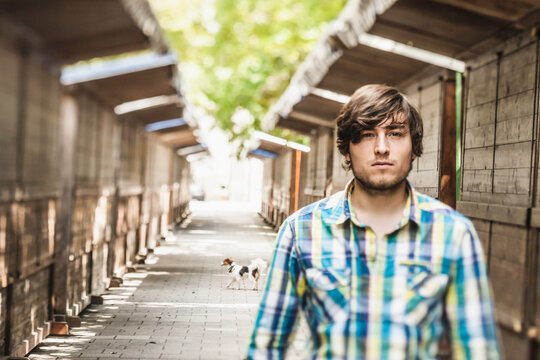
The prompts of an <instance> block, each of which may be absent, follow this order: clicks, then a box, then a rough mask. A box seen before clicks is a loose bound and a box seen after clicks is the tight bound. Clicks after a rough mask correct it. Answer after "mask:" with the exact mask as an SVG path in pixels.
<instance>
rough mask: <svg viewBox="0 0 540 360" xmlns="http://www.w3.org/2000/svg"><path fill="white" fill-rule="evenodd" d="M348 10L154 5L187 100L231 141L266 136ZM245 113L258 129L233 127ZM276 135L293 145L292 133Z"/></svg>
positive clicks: (237, 0) (239, 2) (202, 0)
mask: <svg viewBox="0 0 540 360" xmlns="http://www.w3.org/2000/svg"><path fill="white" fill-rule="evenodd" d="M345 3H346V0H334V1H319V0H273V1H269V0H195V1H194V0H152V1H151V4H152V7H153V8H154V10H155V12H156V15H157V16H158V19H159V21H160V24H161V26H162V28H163V29H164V31H165V34H166V36H167V38H168V41H169V43H170V44H171V47H172V48H173V49H174V50H176V51H177V52H178V54H179V57H180V61H181V74H182V76H183V78H184V80H185V81H186V82H187V85H188V94H187V96H188V99H189V100H190V101H191V102H193V103H194V104H196V105H198V106H202V107H203V108H204V109H205V110H206V111H207V112H208V113H209V114H211V115H213V116H214V117H215V118H216V120H217V123H218V124H219V125H220V127H221V128H222V129H224V130H225V131H227V132H228V133H229V134H230V138H231V139H234V138H237V137H244V136H247V135H248V133H249V131H250V130H251V129H253V128H254V129H260V124H261V120H262V119H263V117H264V115H265V114H266V112H267V111H268V109H269V107H270V105H271V104H273V103H274V102H275V101H277V99H278V98H279V96H280V95H281V94H282V93H283V91H284V90H285V88H286V87H287V85H288V83H289V80H290V78H291V77H292V75H293V74H294V72H295V71H296V69H297V68H298V66H299V65H300V63H301V62H302V61H303V60H304V59H305V57H306V55H307V54H308V53H309V51H310V50H311V49H312V48H313V46H314V44H315V42H316V40H317V39H318V38H319V36H320V35H321V34H322V33H323V31H324V29H325V28H326V26H327V25H328V22H329V21H331V20H333V19H334V18H336V17H337V15H338V14H339V12H340V11H341V9H342V8H343V6H344V5H345ZM242 109H246V110H248V111H249V112H250V113H251V115H252V120H251V121H252V122H251V121H250V122H251V124H245V123H244V124H243V125H242V126H238V125H237V126H235V122H234V121H233V115H234V114H235V113H237V112H238V111H239V110H242ZM243 113H245V111H243ZM275 134H276V133H275ZM276 135H278V136H285V137H287V138H289V139H291V136H290V134H287V132H285V133H284V132H279V131H278V132H277V134H276ZM296 140H298V138H297V139H296Z"/></svg>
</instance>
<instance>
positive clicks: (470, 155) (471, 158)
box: [462, 146, 493, 170]
mask: <svg viewBox="0 0 540 360" xmlns="http://www.w3.org/2000/svg"><path fill="white" fill-rule="evenodd" d="M462 166H463V168H464V169H466V170H486V169H491V168H492V167H493V147H492V146H489V147H485V148H477V149H467V150H466V151H465V153H464V156H463V164H462Z"/></svg>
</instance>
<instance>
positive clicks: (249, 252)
mask: <svg viewBox="0 0 540 360" xmlns="http://www.w3.org/2000/svg"><path fill="white" fill-rule="evenodd" d="M191 209H192V211H193V215H192V221H191V222H190V223H189V224H187V226H186V227H185V228H184V229H182V230H179V231H177V232H176V233H175V234H173V235H172V236H170V237H169V238H168V239H167V241H165V242H164V243H163V244H162V246H160V247H159V248H157V249H156V251H155V255H154V256H153V257H152V258H149V259H148V261H147V264H146V265H140V266H138V267H137V271H136V272H134V273H129V274H126V275H125V276H124V283H123V285H122V286H121V287H119V288H111V289H109V290H108V291H107V293H106V294H105V295H104V296H103V297H104V299H105V302H104V304H103V305H91V306H90V307H89V308H88V309H87V310H85V311H84V312H83V313H82V315H81V317H82V327H80V328H72V330H71V335H70V336H51V337H49V338H47V339H46V340H45V341H44V342H43V343H42V344H41V345H40V346H39V347H38V348H36V349H35V350H34V351H33V352H32V353H31V354H30V355H29V358H30V359H80V358H82V359H87V360H88V359H110V358H121V359H179V360H180V359H181V360H191V359H208V360H217V359H227V360H230V359H241V358H243V357H244V355H245V350H246V344H247V341H248V338H249V335H250V333H251V328H252V326H253V320H254V316H255V312H256V309H257V307H258V303H259V301H260V297H261V295H262V291H258V292H257V291H253V290H244V289H241V290H236V289H234V290H232V289H226V288H225V286H226V285H227V283H228V281H229V279H230V277H229V276H228V275H227V271H226V268H225V267H221V266H220V263H221V260H222V259H224V258H225V257H232V258H233V259H234V260H236V261H237V262H238V263H240V264H247V263H249V262H250V260H251V259H253V258H256V257H261V258H263V259H265V260H267V261H270V257H271V254H272V249H273V247H272V245H273V242H274V240H275V232H273V231H272V230H271V228H270V227H268V226H266V225H265V224H264V223H263V222H262V220H261V219H260V218H259V216H258V215H257V214H256V213H255V212H254V211H253V210H252V209H250V208H249V206H248V205H246V204H235V203H229V202H193V203H192V205H191ZM261 280H262V281H261V282H260V288H263V285H264V280H266V278H263V279H261ZM306 337H307V331H306V328H305V324H303V325H301V329H300V331H299V334H298V335H297V337H296V338H297V340H296V341H295V343H294V344H293V346H294V348H293V349H292V351H291V353H290V354H289V356H288V358H289V359H298V358H300V357H301V356H300V355H299V354H300V352H301V351H300V350H299V349H301V348H303V347H304V346H303V344H304V343H305V339H306Z"/></svg>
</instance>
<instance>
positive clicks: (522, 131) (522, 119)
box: [497, 115, 533, 144]
mask: <svg viewBox="0 0 540 360" xmlns="http://www.w3.org/2000/svg"><path fill="white" fill-rule="evenodd" d="M532 129H533V116H532V115H526V116H519V117H515V118H511V119H508V120H504V121H497V144H511V143H517V142H529V141H530V140H531V139H532Z"/></svg>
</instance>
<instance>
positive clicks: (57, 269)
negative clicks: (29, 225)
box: [53, 95, 78, 314]
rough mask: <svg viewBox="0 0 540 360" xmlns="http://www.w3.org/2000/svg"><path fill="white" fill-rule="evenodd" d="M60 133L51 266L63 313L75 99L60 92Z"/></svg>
mask: <svg viewBox="0 0 540 360" xmlns="http://www.w3.org/2000/svg"><path fill="white" fill-rule="evenodd" d="M60 118H61V121H60V134H61V137H60V139H61V142H62V144H61V147H62V150H63V151H62V152H61V154H60V156H61V163H62V167H61V173H60V178H61V183H62V197H61V198H60V203H59V211H58V221H57V222H56V229H55V232H56V234H57V236H55V242H54V258H55V262H54V269H53V275H54V276H53V298H54V301H53V304H54V309H53V311H54V313H55V314H65V313H66V309H67V305H68V304H67V298H68V292H67V286H68V278H67V275H68V262H69V260H68V259H69V254H68V250H69V248H70V246H71V226H72V206H73V189H74V185H75V183H74V182H75V171H74V161H75V159H74V154H75V142H76V138H77V137H76V134H77V124H78V110H77V102H76V100H75V99H74V98H73V97H71V96H68V95H66V96H64V98H63V99H62V103H61V113H60Z"/></svg>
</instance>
